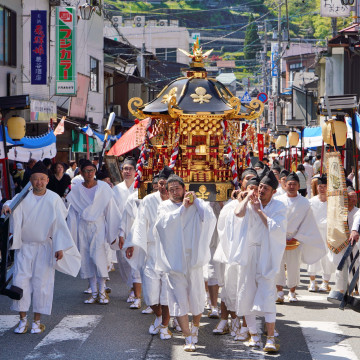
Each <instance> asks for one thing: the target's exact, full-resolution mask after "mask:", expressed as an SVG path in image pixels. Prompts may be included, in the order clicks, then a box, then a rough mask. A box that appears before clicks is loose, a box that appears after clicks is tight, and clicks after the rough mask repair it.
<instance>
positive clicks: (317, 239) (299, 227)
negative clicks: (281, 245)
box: [277, 194, 326, 265]
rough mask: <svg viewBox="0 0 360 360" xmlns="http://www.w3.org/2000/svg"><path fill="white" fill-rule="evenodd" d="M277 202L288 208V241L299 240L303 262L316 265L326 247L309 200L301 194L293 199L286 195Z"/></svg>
mask: <svg viewBox="0 0 360 360" xmlns="http://www.w3.org/2000/svg"><path fill="white" fill-rule="evenodd" d="M277 200H279V201H281V202H283V203H284V205H285V206H286V208H287V229H286V239H287V240H290V239H292V238H295V239H296V240H298V241H299V242H300V245H299V247H298V248H300V251H301V258H302V261H303V262H304V263H305V264H309V265H311V264H314V263H315V262H316V261H318V260H320V259H321V258H322V257H323V256H324V255H325V254H326V247H325V244H324V242H323V240H322V238H321V235H320V232H319V229H318V227H317V225H316V221H315V217H314V215H313V212H312V211H311V207H310V202H309V200H308V199H306V198H305V197H303V196H301V195H300V194H297V196H296V197H293V198H291V197H289V196H287V194H285V195H282V196H279V197H278V198H277ZM288 251H296V250H285V252H288Z"/></svg>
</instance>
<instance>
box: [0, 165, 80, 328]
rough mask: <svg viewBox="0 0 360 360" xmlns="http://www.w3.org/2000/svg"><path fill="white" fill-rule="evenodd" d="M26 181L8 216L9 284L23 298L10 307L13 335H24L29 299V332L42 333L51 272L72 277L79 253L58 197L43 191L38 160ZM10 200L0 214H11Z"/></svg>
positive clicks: (44, 172)
mask: <svg viewBox="0 0 360 360" xmlns="http://www.w3.org/2000/svg"><path fill="white" fill-rule="evenodd" d="M30 182H31V185H32V187H33V189H32V191H30V192H29V193H28V195H27V196H26V197H25V199H23V200H22V201H21V202H20V204H19V205H18V207H17V208H16V209H15V210H14V212H13V214H12V220H13V223H12V227H13V229H12V232H13V236H14V238H13V244H12V248H11V249H13V250H15V264H14V269H15V270H14V278H13V285H15V286H17V287H19V288H21V289H23V297H22V298H21V299H20V300H14V301H13V303H12V306H11V309H12V310H15V311H18V312H19V313H20V322H19V324H18V326H17V327H16V328H15V330H14V332H15V333H17V334H24V333H26V332H27V329H28V321H27V316H26V313H27V311H28V310H29V307H30V303H31V296H32V305H33V311H34V320H33V323H32V328H31V333H32V334H38V333H41V332H43V331H44V330H45V325H44V324H41V323H40V317H41V314H45V315H50V314H51V309H52V302H53V293H54V279H55V269H57V270H59V271H62V272H65V273H67V274H70V275H72V276H74V277H76V276H77V274H78V272H79V269H80V254H79V252H78V251H77V249H76V246H75V243H74V240H73V239H72V237H71V234H70V231H69V229H68V227H67V224H66V216H67V210H66V208H65V205H64V203H63V201H62V200H61V198H60V197H59V195H57V194H56V193H54V192H52V191H50V190H48V189H46V185H47V184H48V182H49V177H48V171H47V169H46V167H45V165H44V164H43V163H42V162H41V161H39V162H38V163H36V164H35V165H34V166H33V167H32V169H31V176H30ZM14 199H15V198H14ZM14 199H13V200H14ZM13 200H12V201H13ZM12 201H8V202H7V203H6V204H5V205H4V207H3V209H2V213H6V214H7V213H11V210H10V208H9V205H11V202H12Z"/></svg>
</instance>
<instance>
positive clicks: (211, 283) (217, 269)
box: [204, 201, 225, 319]
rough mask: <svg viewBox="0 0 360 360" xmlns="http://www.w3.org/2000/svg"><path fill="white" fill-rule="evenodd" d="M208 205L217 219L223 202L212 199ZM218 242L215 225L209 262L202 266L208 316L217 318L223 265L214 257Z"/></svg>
mask: <svg viewBox="0 0 360 360" xmlns="http://www.w3.org/2000/svg"><path fill="white" fill-rule="evenodd" d="M210 206H211V207H212V209H213V211H214V214H215V216H216V219H218V218H219V215H220V211H221V208H222V207H223V203H222V202H215V201H214V202H211V203H210ZM218 243H219V236H218V232H217V229H216V227H215V230H214V233H213V235H212V237H211V242H210V254H211V259H210V261H209V264H207V265H205V267H204V277H205V279H206V281H205V288H206V287H207V298H208V299H207V302H208V308H209V311H208V317H209V318H211V319H218V318H219V308H218V296H219V288H220V287H222V286H224V271H225V265H224V264H222V263H219V262H217V261H216V260H215V259H214V254H215V251H216V248H217V246H218Z"/></svg>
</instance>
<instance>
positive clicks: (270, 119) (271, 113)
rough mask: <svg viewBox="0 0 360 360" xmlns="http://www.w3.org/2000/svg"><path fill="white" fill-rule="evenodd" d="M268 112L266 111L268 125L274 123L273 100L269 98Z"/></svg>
mask: <svg viewBox="0 0 360 360" xmlns="http://www.w3.org/2000/svg"><path fill="white" fill-rule="evenodd" d="M268 106H269V112H268V123H269V124H270V125H275V109H274V101H272V100H270V101H269V102H268Z"/></svg>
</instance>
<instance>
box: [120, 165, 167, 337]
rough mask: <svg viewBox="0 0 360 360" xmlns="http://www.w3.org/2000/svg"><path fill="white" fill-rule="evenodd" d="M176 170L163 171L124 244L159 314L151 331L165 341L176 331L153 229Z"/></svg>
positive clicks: (147, 295)
mask: <svg viewBox="0 0 360 360" xmlns="http://www.w3.org/2000/svg"><path fill="white" fill-rule="evenodd" d="M172 173H173V170H172V169H170V168H169V167H167V166H165V168H164V169H163V170H162V171H161V172H160V174H159V176H158V180H157V185H158V191H157V192H155V193H152V194H150V195H147V196H145V198H144V199H143V200H142V202H141V205H140V208H139V213H138V216H137V218H136V220H135V222H134V225H133V232H132V234H131V236H129V237H128V238H127V239H126V241H125V244H124V248H125V249H126V257H127V258H128V259H130V260H129V262H130V264H131V266H132V268H133V269H135V270H137V271H140V272H141V275H142V284H143V294H144V299H145V302H146V304H147V305H148V306H150V307H151V309H152V310H153V312H154V313H155V320H154V322H153V323H152V324H151V326H150V328H149V333H150V334H152V335H156V334H159V335H160V339H161V340H167V339H170V338H171V336H172V334H171V332H170V331H169V328H168V325H169V320H170V312H169V306H168V296H167V281H168V280H167V274H166V273H164V272H163V271H158V270H157V269H156V268H155V264H156V260H157V253H156V248H157V245H158V244H156V238H155V237H154V233H153V230H154V225H155V221H156V218H157V212H158V207H159V205H160V204H161V203H162V202H163V201H165V200H168V199H169V195H168V192H167V190H166V180H167V179H168V177H169V176H170V175H171V174H172Z"/></svg>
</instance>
